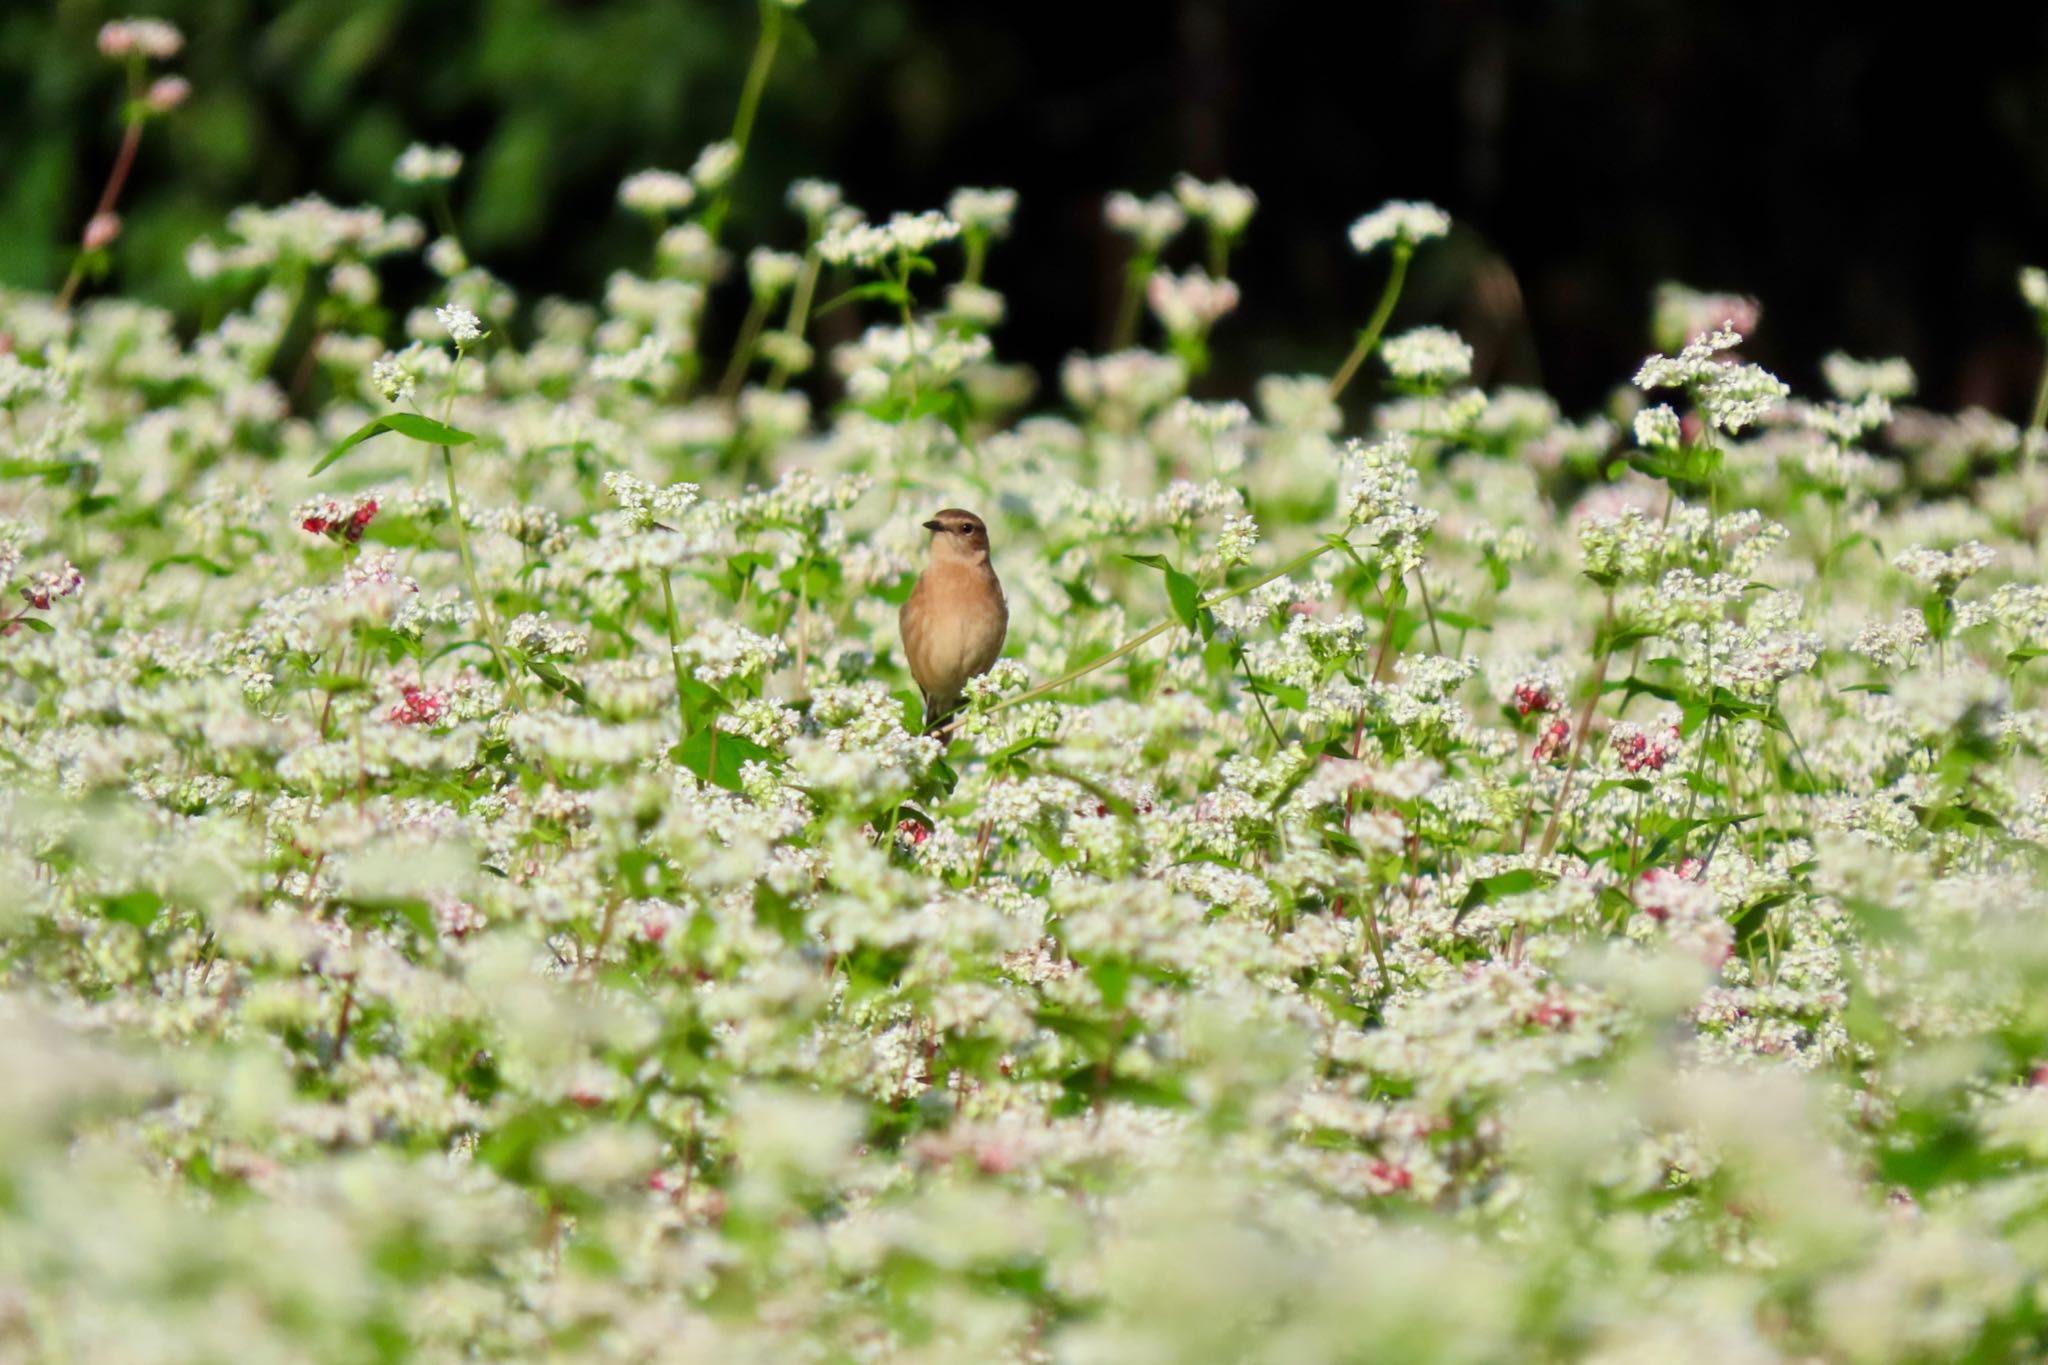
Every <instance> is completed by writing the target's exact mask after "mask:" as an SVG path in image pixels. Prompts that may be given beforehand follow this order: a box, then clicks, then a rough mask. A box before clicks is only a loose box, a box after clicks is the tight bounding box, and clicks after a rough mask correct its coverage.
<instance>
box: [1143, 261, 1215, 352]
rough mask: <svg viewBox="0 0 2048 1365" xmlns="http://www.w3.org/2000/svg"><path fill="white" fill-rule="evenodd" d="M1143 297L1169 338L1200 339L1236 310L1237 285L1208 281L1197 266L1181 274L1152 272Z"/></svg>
mask: <svg viewBox="0 0 2048 1365" xmlns="http://www.w3.org/2000/svg"><path fill="white" fill-rule="evenodd" d="M1145 298H1146V301H1147V302H1148V303H1150V304H1151V305H1152V313H1153V316H1155V317H1157V318H1158V319H1159V325H1160V326H1162V327H1164V328H1165V329H1166V331H1167V333H1168V335H1170V336H1176V337H1182V336H1200V335H1203V334H1205V333H1206V332H1207V331H1208V330H1209V328H1210V327H1212V326H1214V325H1215V323H1216V321H1217V319H1219V318H1221V317H1223V316H1224V315H1225V314H1227V313H1229V312H1230V311H1231V310H1232V309H1234V308H1236V307H1237V299H1238V294H1237V285H1236V284H1235V283H1233V282H1232V281H1230V280H1212V279H1210V278H1209V274H1208V272H1207V271H1205V270H1203V269H1201V268H1200V267H1199V266H1198V267H1196V268H1195V269H1193V270H1190V271H1189V272H1188V273H1187V274H1185V275H1176V274H1174V273H1173V272H1172V271H1170V270H1155V271H1153V272H1152V278H1151V279H1150V280H1148V281H1147V282H1146V286H1145Z"/></svg>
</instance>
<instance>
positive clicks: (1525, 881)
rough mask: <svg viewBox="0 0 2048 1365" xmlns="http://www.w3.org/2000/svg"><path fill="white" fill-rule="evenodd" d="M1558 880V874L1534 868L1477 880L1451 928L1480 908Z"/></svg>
mask: <svg viewBox="0 0 2048 1365" xmlns="http://www.w3.org/2000/svg"><path fill="white" fill-rule="evenodd" d="M1555 880H1556V874H1555V873H1551V872H1544V871H1541V870H1539V869H1537V868H1533V867H1518V868H1515V869H1514V870H1512V871H1509V872H1496V873H1494V874H1493V875H1492V876H1491V877H1479V878H1475V879H1474V880H1473V882H1472V885H1471V886H1470V887H1469V888H1468V889H1467V890H1466V892H1465V899H1464V900H1462V901H1460V902H1458V913H1457V914H1456V915H1455V916H1453V917H1452V919H1451V927H1452V928H1453V929H1455V928H1457V927H1458V922H1459V921H1460V920H1462V919H1464V918H1465V916H1466V915H1467V914H1468V913H1470V912H1471V911H1473V910H1476V909H1478V908H1479V907H1480V906H1482V905H1485V904H1487V903H1488V902H1491V901H1498V900H1503V899H1505V898H1507V897H1509V896H1519V895H1521V894H1523V893H1524V892H1527V891H1534V890H1535V889H1536V888H1537V887H1539V886H1548V885H1549V884H1550V883H1551V882H1553V881H1555Z"/></svg>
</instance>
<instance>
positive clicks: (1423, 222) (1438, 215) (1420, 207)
mask: <svg viewBox="0 0 2048 1365" xmlns="http://www.w3.org/2000/svg"><path fill="white" fill-rule="evenodd" d="M1450 230H1451V216H1450V215H1449V214H1448V213H1445V212H1444V211H1443V210H1442V209H1440V208H1438V207H1437V206H1436V205H1434V204H1424V203H1416V202H1411V201H1408V200H1400V199H1396V200H1390V201H1389V202H1387V203H1385V204H1382V205H1380V206H1379V207H1378V208H1376V209H1374V210H1373V211H1372V212H1371V213H1368V214H1366V215H1365V216H1364V217H1362V218H1360V219H1359V220H1358V221H1357V222H1355V223H1353V224H1352V225H1351V234H1350V235H1351V249H1352V250H1353V251H1356V252H1357V253H1358V254H1359V255H1361V256H1365V255H1370V254H1371V253H1372V252H1373V251H1376V250H1378V249H1379V248H1380V247H1382V246H1385V245H1387V244H1389V243H1392V244H1394V245H1395V246H1406V247H1412V246H1414V245H1415V244H1416V243H1418V242H1426V241H1428V240H1430V239H1431V238H1432V237H1442V236H1444V235H1445V234H1446V233H1448V232H1449V231H1450Z"/></svg>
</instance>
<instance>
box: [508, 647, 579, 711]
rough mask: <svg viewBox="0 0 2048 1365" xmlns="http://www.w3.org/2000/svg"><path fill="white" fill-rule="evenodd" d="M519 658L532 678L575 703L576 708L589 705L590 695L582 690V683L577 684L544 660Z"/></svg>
mask: <svg viewBox="0 0 2048 1365" xmlns="http://www.w3.org/2000/svg"><path fill="white" fill-rule="evenodd" d="M521 657H522V661H523V662H524V663H525V664H526V671H527V672H529V673H531V674H533V676H534V677H536V678H539V679H540V680H541V681H542V682H544V683H546V684H547V685H548V686H549V687H550V688H552V689H553V690H554V691H556V692H559V693H561V694H562V695H563V696H565V697H567V698H568V699H569V700H570V701H573V702H575V703H576V704H577V705H578V706H588V705H590V695H589V694H588V693H587V692H585V691H584V690H583V684H582V683H580V682H577V681H576V680H575V679H574V678H572V677H570V676H569V675H568V674H566V673H564V672H563V671H562V670H561V669H559V668H556V667H555V666H554V665H553V664H551V663H549V662H548V661H547V660H546V659H528V658H525V657H524V656H521Z"/></svg>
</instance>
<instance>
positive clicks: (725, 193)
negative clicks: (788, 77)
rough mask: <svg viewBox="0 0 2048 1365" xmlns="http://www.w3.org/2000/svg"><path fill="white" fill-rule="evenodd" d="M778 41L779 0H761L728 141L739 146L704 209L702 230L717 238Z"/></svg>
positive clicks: (780, 30)
mask: <svg viewBox="0 0 2048 1365" xmlns="http://www.w3.org/2000/svg"><path fill="white" fill-rule="evenodd" d="M781 42H782V0H761V36H760V38H759V39H758V40H757V41H756V42H755V43H754V60H753V61H752V63H750V64H749V65H748V67H747V81H746V84H745V85H743V86H741V87H740V106H739V108H738V109H737V110H735V111H734V113H733V116H732V142H733V145H734V146H735V147H737V148H738V149H739V156H738V158H737V159H736V160H735V161H734V164H733V168H732V175H731V177H730V178H729V179H727V180H726V182H725V185H724V187H723V188H721V189H720V190H719V191H718V198H717V199H716V200H715V201H714V202H713V203H712V205H711V207H710V208H708V209H706V210H705V211H704V230H705V231H706V232H709V233H710V234H711V239H712V240H713V241H717V240H718V230H719V229H720V228H721V227H723V226H724V225H725V216H726V214H727V212H729V211H730V210H731V208H732V185H733V181H734V180H737V179H738V178H739V173H740V167H741V166H742V165H744V164H745V163H746V159H747V141H748V139H750V138H751V137H753V135H754V115H755V114H756V113H757V112H758V111H759V110H760V107H761V92H762V91H763V90H764V89H766V88H767V85H768V73H769V71H770V70H771V69H773V67H774V66H775V49H776V47H777V46H778V45H780V43H781Z"/></svg>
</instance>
